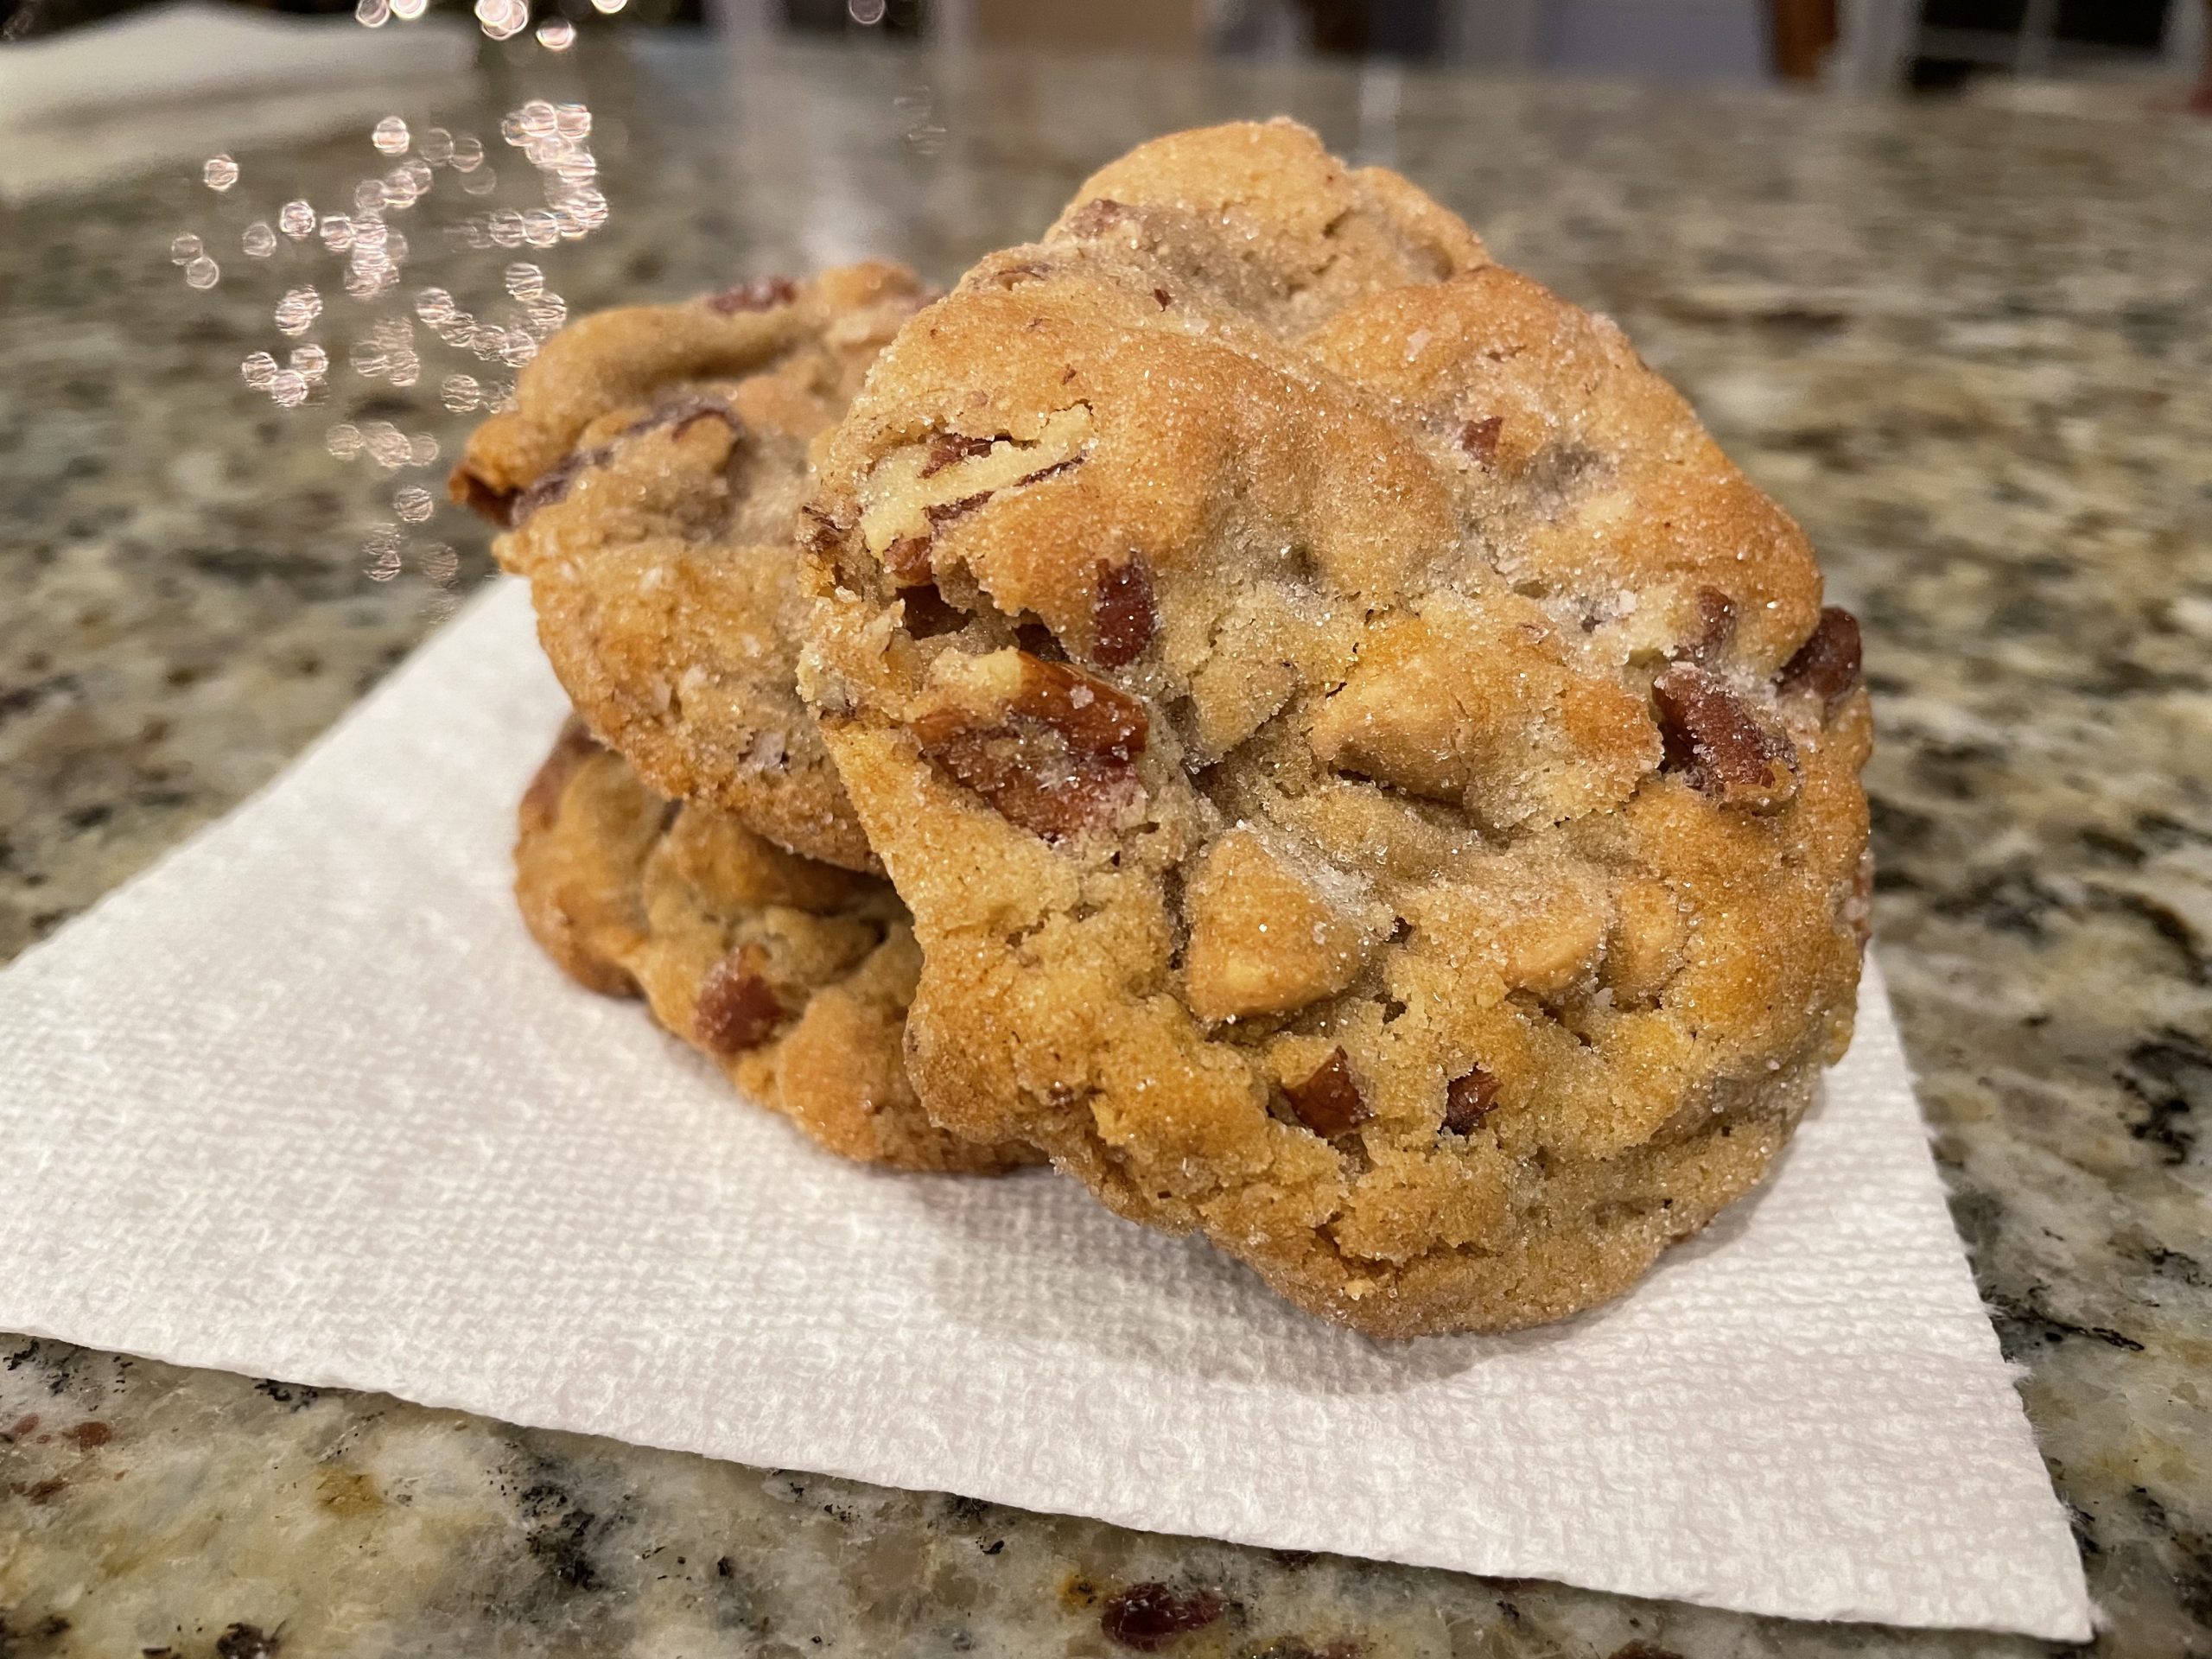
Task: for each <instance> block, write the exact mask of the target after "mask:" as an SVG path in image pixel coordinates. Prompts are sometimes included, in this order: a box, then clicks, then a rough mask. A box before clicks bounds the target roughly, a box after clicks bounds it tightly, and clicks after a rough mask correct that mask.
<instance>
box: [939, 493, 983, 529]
mask: <svg viewBox="0 0 2212 1659" xmlns="http://www.w3.org/2000/svg"><path fill="white" fill-rule="evenodd" d="M991 495H992V492H991V491H989V490H978V491H976V493H975V494H973V495H963V496H962V497H961V498H960V499H958V500H957V501H932V502H931V503H930V504H929V505H927V506H925V507H924V508H923V509H922V517H923V518H926V519H928V520H929V523H930V528H931V530H935V529H936V528H937V527H938V525H939V524H950V523H951V522H952V520H954V519H955V518H966V517H967V516H968V515H969V513H971V512H975V511H976V508H978V507H980V506H982V505H983V503H984V502H986V501H988V500H989V499H991Z"/></svg>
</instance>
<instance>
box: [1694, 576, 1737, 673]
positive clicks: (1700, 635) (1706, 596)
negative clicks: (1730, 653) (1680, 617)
mask: <svg viewBox="0 0 2212 1659" xmlns="http://www.w3.org/2000/svg"><path fill="white" fill-rule="evenodd" d="M1697 623H1698V626H1697V632H1696V633H1695V634H1694V635H1693V636H1691V637H1690V638H1689V639H1685V640H1684V641H1683V642H1682V649H1681V655H1683V656H1684V657H1687V658H1689V660H1690V661H1692V662H1694V663H1704V664H1707V666H1710V665H1711V664H1712V663H1713V659H1714V658H1717V657H1719V655H1720V653H1721V652H1724V651H1726V650H1727V649H1728V642H1729V641H1730V640H1731V639H1734V638H1735V637H1736V601H1734V600H1732V599H1731V598H1729V597H1728V595H1727V594H1724V593H1722V592H1721V591H1720V590H1719V588H1699V589H1698V590H1697Z"/></svg>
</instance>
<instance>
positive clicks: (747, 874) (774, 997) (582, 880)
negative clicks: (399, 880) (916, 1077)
mask: <svg viewBox="0 0 2212 1659" xmlns="http://www.w3.org/2000/svg"><path fill="white" fill-rule="evenodd" d="M518 816H519V818H520V835H519V836H518V840H517V842H516V844H515V897H516V899H518V901H519V903H520V905H521V907H522V914H523V920H524V923H525V924H526V925H528V926H529V928H530V931H531V935H532V937H534V938H536V939H537V942H538V943H539V944H542V945H543V946H544V948H545V950H546V953H547V954H548V955H550V957H552V958H553V959H554V961H556V963H559V964H560V965H561V967H562V969H563V970H564V971H566V972H567V974H568V975H569V977H570V978H572V979H574V980H575V981H576V982H578V983H579V984H581V985H583V986H586V987H588V988H590V989H592V990H594V991H598V992H601V994H603V995H608V996H643V997H644V998H645V1002H646V1005H647V1006H648V1007H650V1008H651V1009H652V1013H653V1017H654V1018H655V1019H656V1020H658V1021H659V1022H660V1023H661V1024H662V1025H663V1026H664V1027H667V1028H668V1029H669V1030H670V1031H671V1032H673V1033H676V1034H677V1036H679V1037H682V1038H683V1039H684V1040H685V1041H686V1042H688V1043H690V1045H691V1046H693V1047H694V1048H696V1049H698V1050H699V1051H700V1052H702V1053H704V1054H705V1055H707V1056H708V1057H709V1058H711V1059H712V1060H714V1061H715V1064H716V1065H719V1066H721V1069H722V1071H724V1072H725V1073H727V1074H728V1077H729V1079H730V1081H731V1082H732V1083H734V1084H736V1085H737V1087H738V1088H739V1089H741V1090H743V1091H744V1092H745V1093H746V1094H747V1095H749V1096H752V1097H753V1099H755V1100H758V1101H760V1102H762V1103H765V1104H766V1105H768V1106H770V1107H772V1108H773V1109H775V1110H777V1111H779V1112H781V1113H782V1114H783V1115H784V1116H786V1117H788V1118H790V1119H791V1121H792V1122H794V1123H796V1124H798V1127H799V1128H802V1129H804V1131H805V1132H806V1133H807V1134H808V1135H810V1136H811V1137H812V1138H813V1139H814V1140H816V1141H819V1142H820V1143H821V1144H822V1145H823V1146H825V1147H828V1148H829V1150H830V1151H832V1152H836V1153H841V1154H843V1155H844V1156H846V1157H848V1158H855V1159H858V1160H861V1161H862V1162H866V1163H876V1164H888V1165H891V1166H894V1167H896V1168H899V1169H928V1170H963V1171H973V1172H979V1173H988V1172H992V1171H997V1170H1003V1169H1008V1168H1012V1167H1013V1166H1015V1165H1018V1164H1024V1163H1033V1162H1036V1161H1037V1157H1036V1154H1033V1153H1030V1152H1028V1151H1027V1150H1026V1149H1024V1148H1022V1147H1017V1146H1012V1145H978V1144H976V1143H974V1142H970V1141H963V1140H960V1139H958V1138H957V1137H956V1136H954V1135H950V1134H948V1133H946V1132H945V1131H944V1129H941V1128H937V1127H936V1126H934V1125H933V1124H931V1122H930V1121H929V1119H928V1118H926V1117H925V1116H923V1114H922V1109H921V1104H920V1103H919V1101H918V1100H917V1099H916V1098H915V1095H914V1090H913V1087H912V1084H909V1083H908V1082H907V1080H906V1065H905V1063H904V1061H903V1059H902V1058H901V1056H900V1042H901V1037H902V1034H903V1032H904V1029H905V1026H906V1002H907V999H908V998H909V997H910V996H911V995H912V993H913V987H914V976H915V974H916V972H917V970H918V967H919V963H920V953H919V952H918V950H916V949H915V946H914V936H913V931H912V928H911V927H910V926H909V925H908V923H907V919H906V910H905V907H904V906H901V905H900V904H899V899H898V897H897V895H896V894H894V893H893V892H892V891H891V889H890V887H888V886H887V885H886V884H885V883H884V882H883V881H882V880H880V879H878V878H875V877H871V876H866V875H861V874H855V873H854V872H852V871H850V870H843V869H838V868H834V867H832V866H829V865H826V864H821V863H817V862H815V861H812V860H809V859H804V858H799V857H798V856H796V855H793V854H791V853H788V852H785V850H783V849H781V848H779V847H777V846H775V845H773V844H772V843H771V842H767V841H766V840H764V839H762V838H761V837H760V836H757V835H754V834H753V833H752V831H750V830H748V829H746V828H745V827H744V826H743V825H741V824H740V823H738V822H737V821H736V820H735V819H734V818H733V817H730V816H729V815H728V814H727V813H723V812H717V811H715V810H713V809H712V808H710V807H702V806H700V805H698V804H696V803H686V804H675V803H671V802H670V801H668V800H666V799H664V798H663V797H661V796H659V795H657V794H655V793H654V792H653V791H652V790H650V789H648V788H647V787H646V786H645V784H644V783H643V782H642V781H640V780H639V777H638V775H637V773H636V772H634V771H632V769H631V767H630V766H629V765H628V764H627V763H626V761H625V760H623V759H622V758H621V756H620V755H618V754H616V753H613V751H611V750H608V749H605V748H602V747H600V745H599V744H598V743H597V742H596V741H594V740H593V738H592V737H591V735H590V734H589V733H588V732H587V731H586V730H585V729H584V728H583V725H582V722H581V721H570V723H569V728H568V729H567V730H566V731H564V732H563V734H562V735H561V739H560V741H559V742H558V743H557V744H556V745H555V746H554V749H553V753H551V754H550V756H549V757H548V758H547V759H546V761H545V764H544V765H543V766H542V767H540V768H539V770H538V772H537V777H536V778H535V779H532V781H531V785H530V789H529V791H528V792H527V793H526V794H525V795H524V797H523V802H522V808H521V811H520V813H519V815H518Z"/></svg>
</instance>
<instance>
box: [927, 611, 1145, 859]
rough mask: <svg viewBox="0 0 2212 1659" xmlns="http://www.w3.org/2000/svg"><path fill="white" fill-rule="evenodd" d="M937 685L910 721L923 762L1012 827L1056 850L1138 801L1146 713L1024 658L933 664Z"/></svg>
mask: <svg viewBox="0 0 2212 1659" xmlns="http://www.w3.org/2000/svg"><path fill="white" fill-rule="evenodd" d="M938 660H939V664H940V671H941V674H942V676H943V679H944V683H941V684H940V685H939V686H938V689H937V691H936V692H935V693H934V694H932V699H931V706H927V707H925V708H924V709H923V710H922V711H921V712H920V713H919V714H918V715H916V716H915V717H914V718H913V720H912V721H911V729H912V732H913V734H914V741H916V742H917V743H918V745H919V746H920V747H921V749H922V752H923V753H925V754H926V755H928V756H929V757H930V759H931V760H933V761H935V762H936V763H937V764H938V766H942V767H944V770H945V771H946V772H949V773H950V774H951V775H952V777H954V778H955V779H957V780H958V781H959V782H961V783H963V784H964V785H967V786H968V787H969V788H970V789H972V790H974V791H976V793H977V794H979V795H981V796H982V797H983V798H985V799H986V800H988V801H989V802H990V803H991V804H992V805H993V806H994V807H995V808H996V809H997V810H998V811H999V812H1000V813H1001V815H1002V816H1003V817H1006V818H1007V819H1008V820H1009V821H1010V822H1012V823H1018V824H1020V826H1021V827H1022V828H1024V829H1031V830H1034V831H1035V832H1036V833H1037V834H1039V835H1040V836H1046V838H1047V839H1053V840H1057V839H1058V838H1061V837H1063V836H1071V835H1074V834H1077V833H1078V832H1080V831H1082V830H1084V829H1093V828H1096V827H1098V826H1099V825H1101V824H1103V823H1106V822H1108V821H1109V820H1110V819H1111V818H1112V817H1114V816H1115V814H1116V812H1118V811H1119V810H1121V809H1122V807H1123V806H1124V805H1127V804H1132V803H1133V802H1134V801H1135V799H1136V798H1138V796H1139V795H1140V794H1141V790H1142V785H1141V784H1140V783H1139V782H1138V780H1137V777H1136V773H1135V764H1136V760H1137V757H1138V756H1139V755H1141V754H1142V753H1144V747H1145V740H1146V736H1147V731H1148V722H1147V719H1146V716H1145V711H1144V705H1143V704H1141V703H1140V702H1137V700H1136V699H1135V698H1134V697H1132V696H1128V695H1127V694H1125V693H1123V692H1122V691H1119V690H1116V689H1115V688H1114V687H1112V686H1110V685H1108V684H1106V683H1104V682H1103V681H1101V680H1094V679H1092V678H1090V677H1088V676H1087V675H1084V674H1079V673H1077V671H1075V670H1073V669H1071V668H1070V667H1068V666H1067V664H1065V663H1049V662H1046V661H1045V660H1044V659H1043V658H1039V657H1036V656H1033V655H1032V654H1031V653H1030V652H1026V651H1015V650H1006V651H997V652H991V653H990V654H989V655H988V656H983V657H960V656H957V654H955V655H949V656H947V657H945V658H939V659H938Z"/></svg>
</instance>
